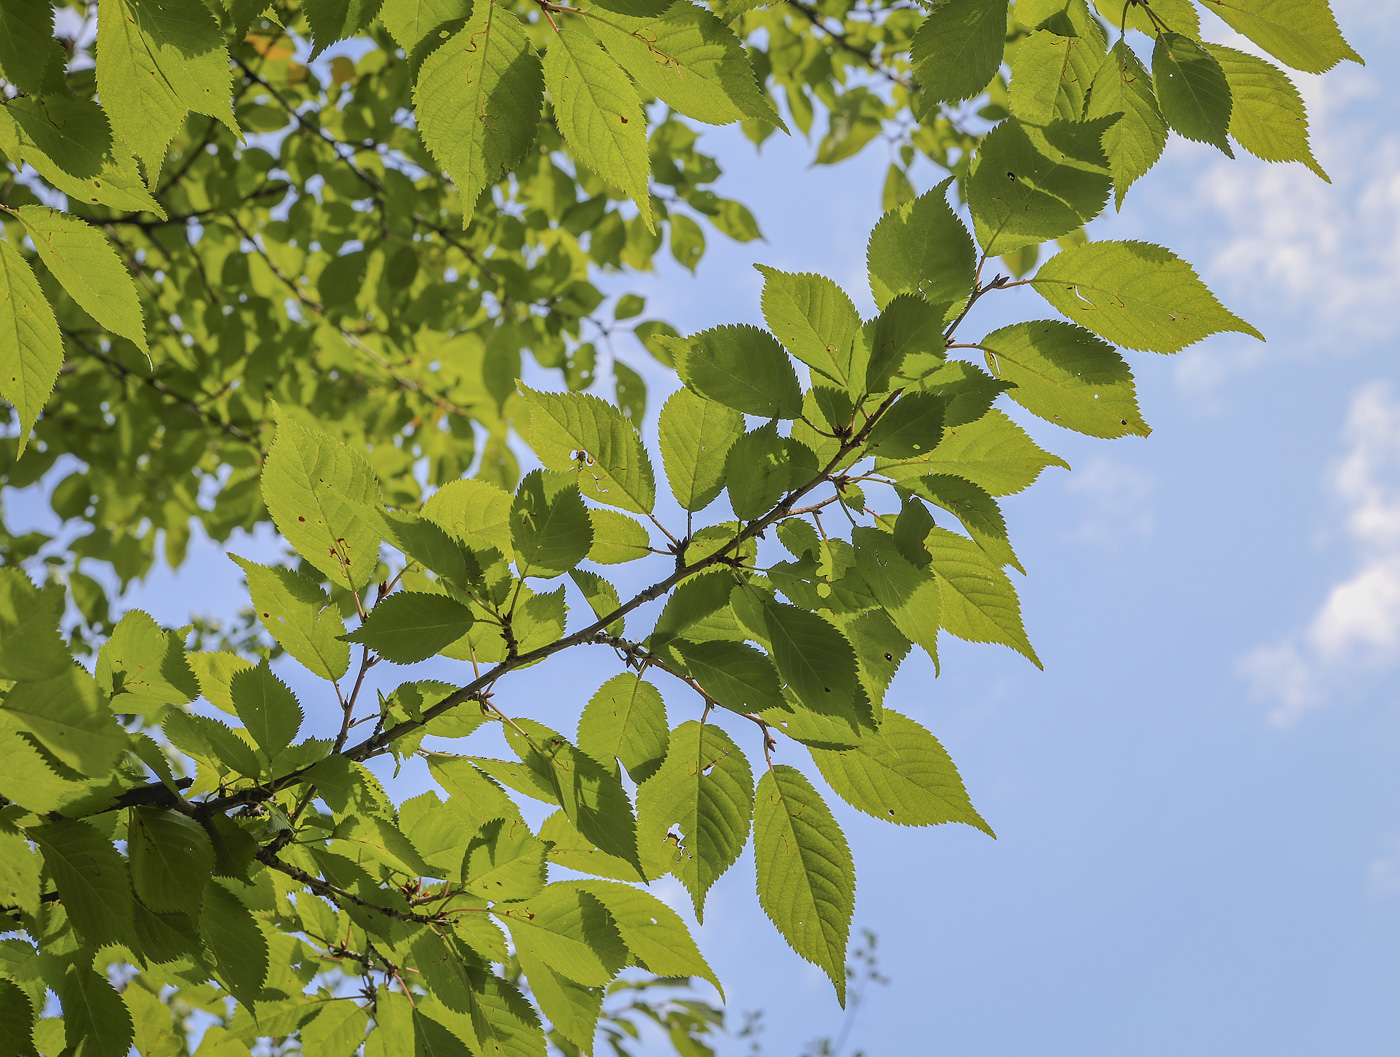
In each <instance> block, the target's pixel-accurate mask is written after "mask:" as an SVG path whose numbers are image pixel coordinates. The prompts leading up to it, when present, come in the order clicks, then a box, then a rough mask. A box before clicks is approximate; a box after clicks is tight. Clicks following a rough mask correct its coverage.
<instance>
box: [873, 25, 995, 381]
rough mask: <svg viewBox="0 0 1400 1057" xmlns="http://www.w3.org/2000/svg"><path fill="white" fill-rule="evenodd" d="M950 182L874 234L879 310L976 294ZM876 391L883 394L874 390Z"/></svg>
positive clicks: (891, 216) (971, 254)
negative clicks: (903, 297)
mask: <svg viewBox="0 0 1400 1057" xmlns="http://www.w3.org/2000/svg"><path fill="white" fill-rule="evenodd" d="M948 6H957V5H948ZM964 6H966V5H964ZM1004 6H1005V5H1003V7H1004ZM940 10H942V9H940ZM930 21H932V19H930ZM925 25H927V23H925ZM983 83H984V84H985V82H983ZM951 182H952V181H951V180H945V181H943V182H942V183H940V184H939V185H938V186H936V187H934V188H933V189H932V190H929V191H925V192H924V193H923V194H921V195H920V196H919V197H918V198H916V199H914V201H912V202H910V203H909V204H908V205H906V206H903V207H901V208H899V209H894V210H891V211H890V212H888V213H886V214H885V215H884V216H883V217H881V218H880V222H879V223H878V224H876V225H875V230H874V231H872V232H871V233H870V242H869V245H868V246H867V247H866V250H865V260H866V265H867V267H868V268H869V269H870V292H871V293H872V294H873V295H874V296H875V304H876V305H877V306H878V307H879V308H881V309H884V308H885V307H886V306H888V305H889V303H890V302H891V301H892V300H894V298H895V297H896V296H897V295H899V294H905V293H918V294H921V295H922V296H923V298H924V300H925V301H928V302H930V303H932V304H938V303H940V302H945V301H961V300H962V299H963V298H965V297H967V296H968V294H970V293H971V292H972V276H973V272H974V271H975V269H976V266H977V260H976V257H977V253H976V250H975V249H974V247H973V245H972V239H971V237H970V236H969V235H968V233H967V229H966V228H965V227H963V224H962V221H961V220H959V219H958V218H957V215H956V214H955V213H954V212H953V210H952V208H951V207H950V206H949V205H948V185H949V184H950V183H951ZM940 351H941V350H940ZM872 362H873V361H872ZM872 390H873V391H875V392H879V391H880V390H878V389H875V388H874V386H873V385H872Z"/></svg>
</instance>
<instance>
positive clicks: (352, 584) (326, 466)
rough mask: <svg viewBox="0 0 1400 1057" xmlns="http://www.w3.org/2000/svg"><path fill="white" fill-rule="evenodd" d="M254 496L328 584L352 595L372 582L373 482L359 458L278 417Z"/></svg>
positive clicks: (375, 543)
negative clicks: (259, 497) (259, 491)
mask: <svg viewBox="0 0 1400 1057" xmlns="http://www.w3.org/2000/svg"><path fill="white" fill-rule="evenodd" d="M262 493H263V501H264V502H265V503H266V504H267V510H268V513H269V514H271V515H272V520H273V522H274V523H275V524H276V525H277V528H278V531H280V532H281V533H282V535H283V536H285V537H286V538H287V542H288V543H290V544H291V545H292V546H293V547H295V548H296V550H297V553H298V554H300V555H301V556H302V557H303V558H305V559H306V560H307V561H308V562H310V563H311V564H312V565H313V566H315V567H316V568H317V569H319V570H320V571H321V572H322V573H324V574H325V575H326V576H327V577H328V578H329V579H330V580H331V582H333V583H336V584H339V585H340V586H341V587H348V588H350V589H351V590H356V589H358V588H361V587H364V586H366V585H367V584H369V583H371V582H372V581H373V580H374V572H375V569H376V567H377V566H378V564H379V543H380V539H381V535H380V528H379V522H380V518H379V511H380V509H381V505H380V499H379V481H378V480H377V479H376V478H375V475H374V470H373V469H372V468H371V467H370V464H369V461H368V460H367V459H366V458H365V457H364V456H363V455H362V454H360V453H359V452H357V451H354V450H352V449H351V448H350V446H349V445H348V444H346V443H345V442H344V441H341V440H338V439H337V438H335V437H332V436H330V435H329V434H327V433H322V432H321V431H320V430H313V429H308V428H307V427H305V426H303V425H302V424H301V423H299V422H297V421H296V420H294V419H292V418H290V417H288V416H287V415H286V414H282V415H280V417H279V418H278V420H277V436H276V437H275V438H274V440H273V442H272V449H271V450H270V451H269V452H268V456H267V462H266V463H265V464H264V466H263V473H262Z"/></svg>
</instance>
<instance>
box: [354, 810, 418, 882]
mask: <svg viewBox="0 0 1400 1057" xmlns="http://www.w3.org/2000/svg"><path fill="white" fill-rule="evenodd" d="M335 839H336V840H341V841H345V842H346V843H348V844H352V845H354V846H355V850H356V851H357V852H359V853H362V854H364V855H368V856H369V857H370V858H371V859H373V860H374V861H375V862H377V863H381V864H383V865H384V866H387V867H388V868H389V869H390V870H392V871H393V872H395V873H397V874H401V875H403V876H405V877H431V876H432V874H433V870H432V867H431V866H429V865H428V864H427V863H426V862H424V861H423V857H422V856H421V855H419V854H418V849H417V848H415V847H414V846H413V842H412V841H411V840H409V839H408V838H407V837H406V836H404V833H403V831H402V830H401V829H399V828H398V827H397V826H395V825H394V824H393V823H392V822H390V821H389V820H388V819H384V818H380V817H379V816H378V815H358V814H357V815H351V816H350V817H348V818H346V819H344V820H343V821H341V822H339V823H338V824H337V825H336V827H335Z"/></svg>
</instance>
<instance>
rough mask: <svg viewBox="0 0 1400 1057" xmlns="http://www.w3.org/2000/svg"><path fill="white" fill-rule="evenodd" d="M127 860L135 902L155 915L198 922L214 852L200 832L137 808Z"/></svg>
mask: <svg viewBox="0 0 1400 1057" xmlns="http://www.w3.org/2000/svg"><path fill="white" fill-rule="evenodd" d="M127 855H128V856H129V857H130V860H131V883H132V887H133V888H135V889H136V895H137V897H138V898H139V899H140V900H141V902H143V903H145V904H146V906H148V907H150V908H151V909H152V910H154V911H157V912H162V911H178V912H180V913H184V914H188V915H190V917H192V918H197V917H198V916H199V906H200V902H201V901H202V899H203V895H204V886H205V883H206V882H207V881H208V880H209V878H210V877H211V876H212V875H213V873H214V846H213V844H212V843H211V842H210V840H209V834H208V833H206V832H205V830H204V827H203V826H201V825H200V824H199V823H198V822H196V821H194V819H192V818H189V817H188V816H186V815H182V814H180V813H179V812H178V811H170V810H166V809H163V808H140V809H138V810H136V811H133V812H132V820H131V826H130V829H129V836H128V837H127Z"/></svg>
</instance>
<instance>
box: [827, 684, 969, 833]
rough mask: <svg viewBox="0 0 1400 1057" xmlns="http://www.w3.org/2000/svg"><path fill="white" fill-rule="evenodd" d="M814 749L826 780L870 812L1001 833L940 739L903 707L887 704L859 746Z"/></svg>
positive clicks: (906, 821) (907, 821)
mask: <svg viewBox="0 0 1400 1057" xmlns="http://www.w3.org/2000/svg"><path fill="white" fill-rule="evenodd" d="M809 751H810V752H811V754H812V759H813V761H815V763H816V765H817V768H818V769H819V770H820V771H821V773H822V777H823V778H825V779H826V781H827V784H828V785H830V786H831V788H832V789H834V790H836V792H837V794H838V795H839V796H840V797H841V799H842V800H844V801H846V803H848V804H850V805H851V806H852V807H854V808H856V809H857V810H859V811H864V812H865V813H866V814H867V815H872V816H874V817H875V818H879V819H884V820H885V821H886V822H893V823H896V824H897V825H900V826H937V825H940V824H941V823H944V822H964V823H966V824H967V825H969V826H975V827H976V828H977V829H980V830H981V831H982V832H984V833H986V834H987V835H988V836H991V837H995V836H996V834H995V833H993V832H992V830H991V827H990V826H988V825H987V823H986V821H985V820H984V819H983V818H982V816H981V815H979V814H978V813H977V811H976V809H975V808H974V807H973V806H972V801H971V800H969V799H968V796H967V790H966V789H965V788H964V787H963V782H962V778H961V777H960V776H959V775H958V769H957V767H955V766H954V764H953V761H952V759H950V758H949V756H948V753H947V752H946V751H945V750H944V748H943V746H942V745H940V744H939V743H938V739H937V738H935V737H934V736H933V735H932V734H930V733H929V732H928V731H927V730H925V729H924V728H923V727H921V726H919V724H917V723H915V722H914V721H913V720H912V719H909V718H907V717H905V716H902V715H900V714H899V713H898V712H894V711H892V710H890V709H886V710H885V718H884V721H883V722H882V723H881V724H880V730H879V731H878V732H877V733H875V734H871V735H870V736H868V737H866V738H863V739H861V742H860V744H859V745H857V746H855V747H854V748H850V749H837V750H831V749H815V748H814V749H810V750H809Z"/></svg>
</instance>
